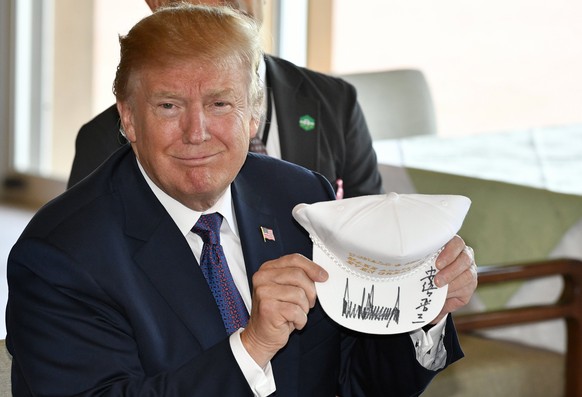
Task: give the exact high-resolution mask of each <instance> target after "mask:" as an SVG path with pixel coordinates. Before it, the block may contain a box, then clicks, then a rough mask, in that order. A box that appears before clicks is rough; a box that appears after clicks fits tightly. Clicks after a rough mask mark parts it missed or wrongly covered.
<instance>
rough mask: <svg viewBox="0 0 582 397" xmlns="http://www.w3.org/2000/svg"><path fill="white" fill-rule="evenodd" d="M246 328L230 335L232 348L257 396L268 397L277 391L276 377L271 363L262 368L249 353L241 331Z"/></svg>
mask: <svg viewBox="0 0 582 397" xmlns="http://www.w3.org/2000/svg"><path fill="white" fill-rule="evenodd" d="M243 329H244V328H241V329H239V330H238V331H236V332H234V333H233V334H231V335H230V337H229V339H228V340H229V342H230V348H231V349H232V353H233V354H234V358H235V360H236V362H237V363H238V366H239V367H240V369H241V371H242V373H243V375H244V377H245V379H246V380H247V383H248V384H249V386H250V388H251V390H252V391H253V395H254V396H255V397H266V396H268V395H270V394H272V393H274V392H275V390H276V389H277V388H276V386H275V378H274V377H273V369H272V367H271V363H270V362H269V363H267V365H266V366H265V368H261V367H260V366H259V365H258V364H257V363H256V362H255V360H253V358H252V357H251V356H250V355H249V353H248V352H247V350H246V349H245V347H244V346H243V344H242V341H241V338H240V333H241V332H242V331H243Z"/></svg>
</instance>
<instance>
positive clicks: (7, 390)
mask: <svg viewBox="0 0 582 397" xmlns="http://www.w3.org/2000/svg"><path fill="white" fill-rule="evenodd" d="M11 368H12V357H10V353H8V350H6V341H5V340H4V339H0V396H11V395H12V390H11V386H10V373H11Z"/></svg>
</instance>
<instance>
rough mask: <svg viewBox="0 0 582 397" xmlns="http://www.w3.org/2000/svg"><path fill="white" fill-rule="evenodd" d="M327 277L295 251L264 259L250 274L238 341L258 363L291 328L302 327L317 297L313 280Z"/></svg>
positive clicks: (282, 342)
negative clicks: (243, 326)
mask: <svg viewBox="0 0 582 397" xmlns="http://www.w3.org/2000/svg"><path fill="white" fill-rule="evenodd" d="M327 277H328V276H327V272H325V270H324V269H323V268H322V267H320V266H318V265H317V264H315V263H314V262H312V261H310V260H309V259H307V258H305V257H304V256H301V255H299V254H292V255H287V256H284V257H281V258H279V259H275V260H272V261H269V262H266V263H264V264H263V265H262V266H261V268H260V269H259V270H258V271H257V272H256V273H255V274H254V275H253V305H252V308H251V315H250V319H249V322H248V324H247V327H246V329H245V330H244V331H243V334H241V341H242V342H243V345H244V346H245V348H246V349H247V351H248V352H249V354H250V355H251V357H253V358H254V359H255V361H256V362H257V363H258V364H259V365H261V364H263V363H265V362H266V361H268V360H270V358H271V357H272V356H273V355H274V354H275V353H276V352H277V351H278V350H279V349H281V348H282V347H283V346H285V344H287V341H288V339H289V334H291V332H293V330H295V329H303V327H305V325H306V324H307V313H308V312H309V310H310V308H312V307H313V306H314V305H315V302H316V298H317V293H316V290H315V282H319V281H325V280H327ZM243 335H244V336H243Z"/></svg>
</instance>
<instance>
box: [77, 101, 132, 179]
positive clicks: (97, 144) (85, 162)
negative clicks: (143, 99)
mask: <svg viewBox="0 0 582 397" xmlns="http://www.w3.org/2000/svg"><path fill="white" fill-rule="evenodd" d="M125 143H126V141H125V139H124V138H123V137H122V136H121V135H120V134H119V113H117V108H115V105H113V106H111V107H110V108H108V109H107V110H105V111H104V112H102V113H101V114H99V115H98V116H97V117H95V118H94V119H92V120H91V121H89V122H88V123H87V124H85V125H83V126H82V127H81V129H80V130H79V132H78V134H77V138H76V140H75V157H74V159H73V165H72V167H71V173H70V175H69V180H68V182H67V189H68V188H70V187H71V186H73V185H75V184H77V183H78V182H79V181H81V180H82V179H83V178H85V177H86V176H87V175H89V174H90V173H92V172H93V171H95V169H96V168H97V167H99V166H100V165H101V164H102V163H103V162H104V161H105V160H106V159H107V158H108V157H109V156H110V155H111V154H112V153H113V152H115V151H116V150H117V149H119V148H120V147H121V146H123V145H124V144H125Z"/></svg>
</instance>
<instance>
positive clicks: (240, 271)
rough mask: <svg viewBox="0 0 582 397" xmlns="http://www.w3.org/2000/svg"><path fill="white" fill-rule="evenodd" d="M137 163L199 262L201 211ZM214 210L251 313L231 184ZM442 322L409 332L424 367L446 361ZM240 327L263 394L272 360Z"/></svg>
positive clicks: (254, 385) (244, 367) (241, 359)
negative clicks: (258, 358)
mask: <svg viewBox="0 0 582 397" xmlns="http://www.w3.org/2000/svg"><path fill="white" fill-rule="evenodd" d="M138 166H139V169H140V171H141V173H142V174H143V176H144V178H145V180H146V182H147V184H148V185H149V187H150V188H151V189H152V191H153V193H154V195H155V196H156V197H157V198H158V200H159V201H160V203H161V204H162V206H163V207H164V208H165V209H166V211H167V212H168V214H169V215H170V217H171V218H172V219H173V220H174V222H175V223H176V225H177V226H178V229H180V231H181V232H182V234H183V235H184V237H185V238H186V241H187V242H188V245H189V246H190V248H191V249H192V252H193V254H194V257H195V258H196V260H197V261H198V263H200V255H201V253H202V246H203V244H204V243H203V242H202V238H201V237H200V236H198V235H197V234H196V233H194V232H192V231H191V229H192V227H193V226H194V225H195V224H196V222H197V221H198V219H199V218H200V216H201V215H203V213H201V212H197V211H194V210H192V209H190V208H188V207H186V206H185V205H183V204H181V203H180V202H178V201H177V200H175V199H174V198H172V197H170V196H169V195H168V194H167V193H165V192H164V191H162V190H161V189H160V188H159V187H158V186H157V185H156V184H155V183H154V182H153V181H152V180H151V179H150V178H149V177H148V175H147V174H146V172H145V170H144V169H143V167H142V166H141V164H140V163H139V161H138ZM213 212H218V213H220V214H221V215H222V217H223V222H222V225H221V226H220V243H221V245H222V248H223V250H224V255H225V257H226V261H227V263H228V267H229V269H230V272H231V274H232V277H233V279H234V283H235V285H236V286H237V288H238V290H239V293H240V295H241V297H242V299H243V301H244V303H245V306H246V308H247V310H248V311H249V313H250V312H251V307H252V301H251V291H250V287H249V283H248V277H247V273H246V267H245V264H244V259H243V253H242V247H241V242H240V238H239V234H238V226H237V223H236V217H235V215H234V209H233V206H232V196H231V190H230V186H229V187H228V188H227V189H226V191H225V192H224V194H223V195H222V196H221V197H220V199H219V200H218V201H217V202H216V204H215V205H214V206H212V207H211V208H209V209H208V210H207V211H205V212H204V214H211V213H213ZM444 325H445V319H443V320H441V321H440V322H439V323H438V324H437V325H435V326H434V327H432V328H431V329H430V330H429V331H428V332H425V331H423V330H422V329H419V330H416V331H413V332H411V333H410V337H411V338H412V341H413V343H414V346H415V349H416V359H417V360H418V362H419V363H420V364H421V365H422V366H424V367H425V368H427V369H430V370H437V369H440V368H442V367H443V366H444V364H445V361H446V357H447V355H446V354H447V353H446V350H445V348H444V344H443V337H444V332H445V326H444ZM241 331H242V329H241V330H238V331H237V332H235V333H233V334H232V335H230V337H229V342H230V346H231V349H232V351H233V354H234V357H235V359H236V361H237V363H238V365H239V367H240V368H241V371H242V373H243V375H244V376H245V379H246V380H247V382H248V384H249V386H250V388H251V389H252V391H253V394H254V395H255V396H257V397H266V396H268V395H270V394H272V393H273V392H275V390H276V385H275V379H274V377H273V372H272V368H271V363H268V364H267V366H266V367H265V368H261V367H260V366H259V365H258V364H257V363H256V362H255V361H254V360H253V358H252V357H251V356H250V355H249V354H248V352H247V351H246V350H245V348H244V346H243V344H242V341H241V339H240V332H241ZM435 342H436V343H435ZM435 345H436V346H435Z"/></svg>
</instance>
